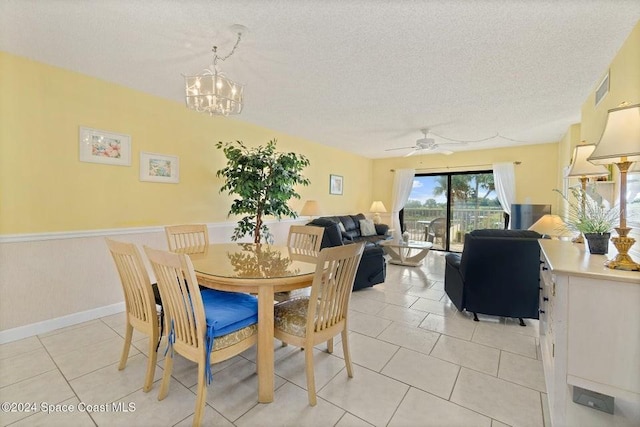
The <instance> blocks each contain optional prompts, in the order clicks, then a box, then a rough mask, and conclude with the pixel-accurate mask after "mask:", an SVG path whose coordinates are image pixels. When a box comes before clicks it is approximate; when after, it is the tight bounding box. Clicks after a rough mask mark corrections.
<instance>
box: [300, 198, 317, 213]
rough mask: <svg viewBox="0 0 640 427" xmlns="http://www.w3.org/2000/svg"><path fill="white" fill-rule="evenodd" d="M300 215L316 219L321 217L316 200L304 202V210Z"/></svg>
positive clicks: (301, 210)
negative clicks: (315, 217)
mask: <svg viewBox="0 0 640 427" xmlns="http://www.w3.org/2000/svg"><path fill="white" fill-rule="evenodd" d="M300 215H302V216H309V217H314V216H318V215H320V205H319V204H318V202H317V201H315V200H307V201H306V202H304V205H303V206H302V209H300Z"/></svg>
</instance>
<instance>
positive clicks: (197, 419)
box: [192, 357, 209, 427]
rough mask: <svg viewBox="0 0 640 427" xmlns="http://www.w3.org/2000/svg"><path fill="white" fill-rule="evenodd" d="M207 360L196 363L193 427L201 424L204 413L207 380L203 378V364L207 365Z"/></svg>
mask: <svg viewBox="0 0 640 427" xmlns="http://www.w3.org/2000/svg"><path fill="white" fill-rule="evenodd" d="M208 359H209V358H208V357H207V360H206V361H201V363H198V391H197V394H196V413H195V414H194V415H193V424H192V425H193V427H198V426H199V425H200V424H201V423H202V414H203V412H204V403H205V401H206V399H207V379H206V378H205V363H209V360H208Z"/></svg>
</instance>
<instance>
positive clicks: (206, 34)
mask: <svg viewBox="0 0 640 427" xmlns="http://www.w3.org/2000/svg"><path fill="white" fill-rule="evenodd" d="M639 18H640V1H638V0H633V1H625V0H601V1H600V0H569V1H552V0H547V1H536V0H521V1H517V0H514V1H506V0H503V1H498V0H493V1H484V0H476V1H471V0H468V1H465V0H441V1H391V0H388V1H375V0H371V1H365V0H343V1H304V0H296V1H294V0H289V1H284V0H279V1H248V0H233V1H232V0H228V1H227V0H222V1H212V0H209V1H194V0H185V1H180V2H178V1H157V0H146V1H142V0H135V1H133V0H131V1H115V0H103V1H80V0H76V1H72V0H55V1H45V0H40V1H33V0H32V1H29V0H20V1H16V0H0V49H1V50H4V51H7V52H10V53H14V54H17V55H21V56H25V57H28V58H32V59H35V60H38V61H41V62H45V63H48V64H53V65H56V66H59V67H62V68H66V69H70V70H74V71H78V72H81V73H84V74H88V75H92V76H95V77H98V78H101V79H105V80H108V81H112V82H115V83H118V84H121V85H124V86H127V87H130V88H134V89H138V90H141V91H144V92H147V93H151V94H154V95H158V96H161V97H164V98H169V99H173V100H176V101H179V102H183V79H182V76H181V74H193V73H198V72H200V71H201V70H202V69H203V68H206V67H208V66H209V65H210V64H211V59H212V54H211V47H212V45H213V44H216V45H217V46H218V47H219V53H220V54H221V55H225V54H226V53H228V52H229V51H230V49H231V47H232V46H233V43H234V42H235V34H234V33H233V31H231V30H230V27H231V26H232V25H233V24H242V25H244V26H246V27H248V29H249V31H248V33H246V34H244V35H243V40H242V42H241V43H240V45H239V47H238V50H237V51H236V53H235V54H234V55H233V56H232V57H231V58H229V59H228V60H227V61H225V62H223V63H222V64H221V66H220V68H221V69H222V70H223V71H224V72H226V73H227V74H228V75H229V77H231V78H232V79H234V80H236V81H238V82H240V83H244V84H245V85H246V87H245V109H244V111H243V112H242V114H241V115H240V116H239V119H240V120H243V121H246V122H251V123H254V124H257V125H261V126H265V127H268V128H271V129H275V130H278V131H282V132H285V133H287V134H290V135H295V136H298V137H302V138H305V139H308V140H311V141H315V142H318V143H321V144H325V145H331V146H336V147H339V148H341V149H345V150H348V151H351V152H354V153H357V154H361V155H363V156H366V157H370V158H380V157H392V156H401V155H403V154H406V153H408V152H410V151H411V150H409V149H407V150H404V151H403V150H398V151H385V150H386V149H389V148H396V147H407V146H411V145H413V144H414V143H415V140H416V139H418V138H421V137H422V135H421V133H420V128H423V127H429V128H431V130H432V131H433V133H435V134H437V135H440V136H443V137H446V138H450V139H455V140H480V139H485V138H488V137H491V136H493V135H496V134H499V135H500V136H498V137H495V138H491V139H490V140H488V141H485V142H475V143H468V144H466V145H459V146H447V147H446V148H447V149H450V150H451V151H458V150H469V149H481V148H490V147H503V146H511V145H516V144H531V143H534V144H537V143H546V142H554V141H557V140H558V139H560V138H561V137H562V135H563V134H564V132H565V131H566V130H567V128H568V126H569V125H570V124H572V123H576V122H578V121H579V120H580V108H581V105H582V103H583V102H584V100H585V99H586V98H587V96H588V95H589V93H590V92H591V91H592V90H593V89H594V87H595V85H596V84H597V83H598V81H599V80H600V79H601V78H602V75H603V73H604V72H605V71H606V69H607V67H608V65H609V63H610V62H611V60H612V59H613V57H614V56H615V54H616V52H617V51H618V49H619V48H620V47H621V45H622V43H623V42H624V40H625V39H626V37H627V36H628V35H629V33H630V32H631V30H632V28H633V26H634V25H635V24H636V23H637V22H638V19H639ZM194 114H196V113H194ZM430 136H433V135H430ZM505 137H506V138H505ZM238 138H239V139H242V135H238ZM434 138H435V139H436V141H437V142H448V141H447V140H444V139H442V138H439V137H437V136H436V137H434Z"/></svg>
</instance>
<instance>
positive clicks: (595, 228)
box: [554, 187, 619, 255]
mask: <svg viewBox="0 0 640 427" xmlns="http://www.w3.org/2000/svg"><path fill="white" fill-rule="evenodd" d="M554 191H556V192H557V193H559V194H560V195H561V196H562V198H563V199H565V200H566V201H567V203H568V204H569V216H568V218H567V221H566V224H567V228H568V229H569V230H571V231H574V232H576V231H577V232H579V233H582V234H583V235H584V238H585V239H587V243H588V245H589V252H590V253H592V254H599V255H603V254H606V253H607V252H608V249H609V238H610V237H611V230H613V229H614V228H615V227H616V225H617V224H618V218H619V213H618V212H619V210H618V209H616V208H615V207H612V208H608V207H606V206H605V205H604V203H602V202H598V201H596V200H594V199H593V198H591V197H589V196H588V194H587V192H586V191H585V190H583V189H578V188H575V187H571V188H570V189H569V191H570V192H571V195H572V196H573V198H572V199H570V198H569V197H567V196H566V195H565V194H563V193H562V192H561V191H560V190H554Z"/></svg>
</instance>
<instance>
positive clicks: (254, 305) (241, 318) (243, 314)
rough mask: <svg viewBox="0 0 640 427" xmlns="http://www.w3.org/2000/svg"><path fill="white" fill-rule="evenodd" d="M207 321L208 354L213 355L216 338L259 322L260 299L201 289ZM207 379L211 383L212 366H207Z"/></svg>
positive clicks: (246, 295) (235, 293)
mask: <svg viewBox="0 0 640 427" xmlns="http://www.w3.org/2000/svg"><path fill="white" fill-rule="evenodd" d="M200 295H202V305H203V306H204V315H205V318H206V319H207V337H206V343H205V345H206V352H207V355H209V354H211V351H212V350H213V342H214V340H215V338H216V337H221V336H223V335H227V334H230V333H232V332H235V331H237V330H240V329H242V328H246V327H247V326H250V325H253V324H254V323H257V322H258V299H257V298H256V297H254V296H252V295H248V294H242V293H237V292H223V291H217V290H215V289H200ZM205 379H206V380H207V384H210V383H211V380H212V379H213V373H212V372H211V364H210V363H207V365H206V366H205Z"/></svg>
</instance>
